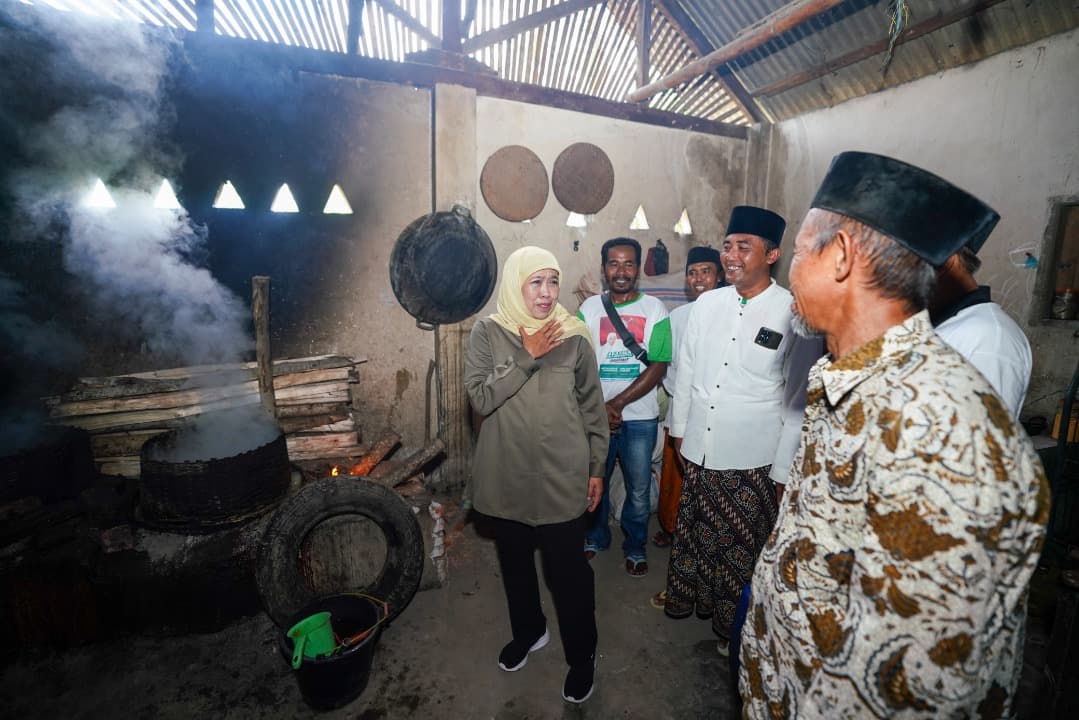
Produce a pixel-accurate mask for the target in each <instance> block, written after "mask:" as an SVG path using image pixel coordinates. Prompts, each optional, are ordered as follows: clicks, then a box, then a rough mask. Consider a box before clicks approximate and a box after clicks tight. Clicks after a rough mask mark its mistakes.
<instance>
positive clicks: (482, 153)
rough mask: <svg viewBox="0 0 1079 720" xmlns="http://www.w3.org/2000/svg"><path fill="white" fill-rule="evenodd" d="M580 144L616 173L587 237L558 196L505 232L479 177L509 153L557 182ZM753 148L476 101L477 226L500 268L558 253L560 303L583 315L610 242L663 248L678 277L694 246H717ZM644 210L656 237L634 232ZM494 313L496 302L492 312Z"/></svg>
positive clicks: (506, 224) (576, 115)
mask: <svg viewBox="0 0 1079 720" xmlns="http://www.w3.org/2000/svg"><path fill="white" fill-rule="evenodd" d="M577 142H587V143H592V144H594V145H597V146H598V147H600V148H601V149H602V150H603V151H604V152H605V153H606V154H607V156H608V157H609V158H610V160H611V164H612V165H613V167H614V194H613V195H612V197H611V200H610V202H609V203H608V204H607V206H606V207H604V208H603V209H602V210H601V211H600V212H598V213H596V214H595V215H594V216H590V217H588V218H587V223H588V226H587V227H586V228H579V229H578V228H571V227H567V226H566V219H567V217H568V216H569V211H568V210H567V209H566V208H564V207H562V205H561V204H560V203H559V202H558V199H557V198H555V196H554V193H553V192H551V193H550V194H549V195H548V198H547V203H546V205H545V206H544V208H543V211H542V212H541V213H540V214H539V215H538V216H537V217H536V218H534V219H533V220H532V221H531V222H530V223H515V222H507V221H505V220H502V219H500V218H499V217H497V216H496V215H495V214H494V213H493V212H491V210H490V208H488V207H487V205H486V203H485V202H484V201H483V197H482V195H481V194H480V193H479V192H478V186H479V173H481V172H482V170H483V165H484V163H485V162H486V161H487V159H488V158H489V157H490V156H491V154H492V153H494V152H495V151H496V150H498V149H499V148H501V147H503V146H505V145H523V146H525V147H527V148H528V149H529V150H531V151H532V152H534V153H535V154H536V155H537V156H538V157H539V158H540V160H542V161H543V165H544V167H545V168H546V170H547V175H548V179H549V178H550V175H551V171H552V169H553V167H554V163H555V160H556V159H557V158H558V155H559V154H560V153H561V152H562V151H563V150H565V149H566V148H567V147H569V146H570V145H572V144H573V143H577ZM746 145H747V143H746V141H745V140H742V139H736V138H728V137H717V136H714V135H706V134H702V133H694V132H687V131H684V130H673V129H669V128H662V127H656V126H652V125H642V124H640V123H632V122H627V121H623V120H614V119H610V118H603V117H597V116H593V115H586V114H583V113H577V112H571V111H567V110H557V109H553V108H545V107H540V106H536V105H527V104H524V103H518V102H512V101H508V100H500V99H495V98H489V97H478V98H477V99H476V154H477V155H476V157H477V160H476V173H477V175H476V185H477V193H476V197H477V200H476V203H477V208H476V218H477V220H478V221H479V223H480V224H481V225H482V226H483V228H484V229H485V230H486V231H487V233H488V234H489V235H490V236H491V240H492V242H493V243H494V246H495V250H496V252H497V253H498V259H499V264H500V265H501V263H502V262H503V261H504V260H505V258H506V256H507V255H509V254H510V253H511V252H513V251H514V250H515V249H517V248H519V247H521V246H523V245H539V246H540V247H544V248H547V249H548V250H550V251H551V252H553V253H554V254H555V256H556V257H557V258H558V261H559V263H560V264H561V265H562V270H563V273H564V274H565V278H564V281H563V294H562V298H561V302H562V303H563V304H564V305H565V306H566V308H567V309H569V310H571V311H576V309H577V301H576V299H575V298H574V297H573V293H572V290H573V288H575V287H576V286H577V283H578V282H579V280H580V279H581V276H582V275H583V274H584V273H585V272H591V273H592V274H593V275H594V276H595V277H596V278H597V279H598V278H599V266H600V255H599V251H600V247H601V246H602V245H603V243H604V241H606V240H608V239H610V238H612V237H617V236H628V237H632V238H635V239H636V240H637V241H638V242H640V243H641V246H642V248H644V249H645V250H647V248H649V247H651V246H653V245H655V242H656V239H657V238H658V239H662V240H663V242H664V244H665V245H666V246H667V248H668V250H669V251H670V268H671V269H672V270H677V269H679V268H682V267H684V265H685V257H686V252H687V251H688V248H689V247H690V246H691V245H697V244H702V243H705V242H710V243H712V244H716V243H717V242H718V241H719V240H720V239H721V235H722V233H723V231H724V230H725V229H726V225H727V216H728V215H729V213H730V209H731V207H733V206H734V205H738V204H739V203H741V202H743V200H744V193H745V178H746ZM638 205H643V206H644V209H645V213H646V215H647V217H648V222H649V225H650V228H651V229H650V230H639V231H638V230H630V229H629V225H630V221H631V220H632V219H633V214H634V212H636V210H637V206H638ZM683 208H686V210H687V211H688V213H689V218H690V222H691V224H692V227H693V234H692V235H691V236H680V235H677V234H675V232H674V229H673V228H674V225H675V223H677V222H678V218H679V216H680V215H681V213H682V209H683ZM575 241H578V247H577V250H576V251H575V250H574V249H573V248H574V242H575ZM493 309H494V299H492V301H491V303H490V304H489V307H488V308H486V309H485V311H484V312H493Z"/></svg>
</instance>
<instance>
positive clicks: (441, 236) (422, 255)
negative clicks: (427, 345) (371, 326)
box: [390, 205, 498, 330]
mask: <svg viewBox="0 0 1079 720" xmlns="http://www.w3.org/2000/svg"><path fill="white" fill-rule="evenodd" d="M497 278H498V259H497V258H496V257H495V248H494V246H493V245H491V238H489V237H487V233H485V232H484V231H483V228H481V227H480V226H479V225H477V224H476V221H475V220H473V219H472V214H471V213H469V212H468V209H467V208H464V207H461V206H460V205H454V206H453V209H452V210H450V211H448V212H435V213H430V214H429V215H424V216H423V217H420V218H417V219H416V220H414V221H413V222H412V223H411V224H410V225H409V226H408V227H407V228H405V230H404V232H402V233H401V236H400V237H398V238H397V244H396V245H394V246H393V255H391V256H390V284H391V285H392V286H393V294H394V295H396V296H397V302H399V303H401V307H403V308H404V309H405V310H406V311H407V312H408V314H409V315H411V316H412V317H414V318H416V325H417V326H419V327H421V328H423V329H424V330H433V329H434V327H435V325H445V324H448V323H455V322H460V321H462V320H464V319H465V318H467V317H468V316H469V315H472V314H474V313H476V312H477V311H478V310H479V309H480V308H482V307H483V306H484V305H486V304H487V301H488V300H489V299H490V298H491V293H492V292H494V289H495V280H496V279H497Z"/></svg>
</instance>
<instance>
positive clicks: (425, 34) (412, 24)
mask: <svg viewBox="0 0 1079 720" xmlns="http://www.w3.org/2000/svg"><path fill="white" fill-rule="evenodd" d="M374 1H375V2H377V3H378V4H379V7H381V8H382V9H383V10H384V11H385V12H386V14H387V15H392V16H393V17H395V18H397V21H398V22H399V23H401V24H402V25H404V26H405V27H406V28H408V29H409V30H411V31H412V32H413V33H415V34H416V35H417V36H419V37H420V38H421V39H423V40H424V42H426V43H427V44H428V45H430V46H431V47H434V48H436V47H438V46H439V45H440V44H441V42H440V41H439V39H438V36H437V35H435V34H434V33H433V32H431V31H430V30H428V29H427V28H426V27H425V26H424V25H423V24H422V23H421V22H420V21H419V20H417V19H416V18H414V17H412V15H411V14H410V13H409V12H408V11H407V10H405V9H404V8H403V7H401V6H400V5H398V4H397V3H395V2H394V1H393V0H374Z"/></svg>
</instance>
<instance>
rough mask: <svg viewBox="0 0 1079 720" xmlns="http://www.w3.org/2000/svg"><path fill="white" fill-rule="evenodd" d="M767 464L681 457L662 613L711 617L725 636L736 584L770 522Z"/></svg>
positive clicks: (744, 577)
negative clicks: (704, 462) (714, 463)
mask: <svg viewBox="0 0 1079 720" xmlns="http://www.w3.org/2000/svg"><path fill="white" fill-rule="evenodd" d="M770 469H771V466H770V465H765V466H764V467H759V468H753V469H751V470H709V469H708V468H703V467H701V466H700V465H697V464H695V463H692V462H687V463H686V475H685V478H684V480H683V485H682V497H681V499H680V500H679V503H678V519H677V520H676V522H675V529H674V542H673V543H672V544H671V559H670V563H669V564H668V566H667V603H666V606H665V611H666V613H667V614H668V615H669V616H671V617H676V618H678V617H688V616H689V615H692V614H693V613H694V611H696V613H697V615H698V616H700V617H702V618H704V617H711V618H712V629H713V630H714V631H715V632H716V634H718V635H719V636H720V637H722V638H729V637H730V632H731V623H732V622H734V611H735V608H736V606H737V604H738V600H739V598H740V597H741V595H742V588H743V587H745V585H746V583H748V582H749V579H750V577H751V575H752V573H753V565H754V563H755V562H756V561H757V555H758V554H759V553H760V549H761V547H762V546H763V545H764V542H765V541H766V540H767V539H768V535H769V534H770V533H771V532H772V526H773V525H774V524H775V519H776V512H777V511H778V508H777V506H776V497H775V486H774V485H773V483H772V481H771V480H770V479H769V478H768V472H769V470H770Z"/></svg>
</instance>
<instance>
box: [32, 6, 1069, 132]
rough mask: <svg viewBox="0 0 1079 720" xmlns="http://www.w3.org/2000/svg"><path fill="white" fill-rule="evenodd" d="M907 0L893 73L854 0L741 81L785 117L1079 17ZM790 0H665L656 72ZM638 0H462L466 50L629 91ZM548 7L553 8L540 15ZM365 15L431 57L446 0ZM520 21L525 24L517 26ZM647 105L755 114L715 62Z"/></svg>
mask: <svg viewBox="0 0 1079 720" xmlns="http://www.w3.org/2000/svg"><path fill="white" fill-rule="evenodd" d="M21 1H22V2H25V3H28V4H37V5H47V6H49V7H53V8H57V9H62V10H75V11H80V12H91V13H94V14H98V15H105V16H108V17H113V18H117V19H129V20H135V21H138V22H145V23H150V24H155V25H167V26H172V27H178V28H183V29H186V30H194V29H195V28H196V26H197V20H196V15H197V13H196V9H195V0H21ZM907 2H908V5H909V7H910V10H911V21H910V25H909V26H908V30H907V34H906V35H905V36H904V39H905V41H904V42H902V44H900V45H898V46H897V47H896V51H895V55H894V57H893V59H892V62H891V64H890V65H889V66H888V68H887V71H886V72H884V71H883V69H882V67H883V63H882V60H883V54H882V52H881V50H882V49H883V47H884V45H883V43H884V42H885V40H886V37H887V32H888V26H889V19H890V18H889V9H888V8H889V3H888V2H887V0H846V2H842V3H840V4H839V5H837V6H836V7H834V8H832V9H831V10H829V11H828V12H826V13H823V14H822V15H820V16H818V17H815V18H813V19H811V20H808V21H806V22H805V23H803V24H801V25H799V26H797V27H795V28H793V29H791V30H790V31H788V32H786V33H784V34H782V35H780V36H779V37H776V38H773V39H772V40H770V41H769V42H767V43H764V44H763V45H761V46H759V47H757V48H755V49H753V50H751V51H750V52H748V53H746V54H745V55H744V56H742V57H740V58H737V59H736V60H734V61H732V62H731V63H730V64H729V68H730V70H731V72H732V74H733V77H734V79H735V81H737V82H736V83H735V87H736V89H737V85H738V84H740V85H741V86H742V87H744V89H745V90H746V91H747V92H748V94H749V95H750V96H752V97H753V99H754V101H755V102H756V104H757V106H758V108H759V109H760V110H762V111H763V112H762V114H763V115H764V116H765V117H766V118H767V119H770V120H776V121H777V120H783V119H786V118H789V117H793V116H796V115H799V114H801V113H805V112H808V111H811V110H817V109H820V108H825V107H830V106H832V105H835V104H836V103H840V102H843V101H844V100H848V99H851V98H854V97H858V96H861V95H865V94H867V93H871V92H876V91H878V90H882V89H884V88H888V87H892V86H894V85H898V84H901V83H904V82H908V81H910V80H915V79H917V78H920V77H923V76H925V75H929V74H932V73H936V72H940V71H941V70H945V69H948V68H952V67H956V66H958V65H962V64H964V63H968V62H973V61H976V60H980V59H982V58H984V57H987V56H989V55H992V54H994V53H998V52H1001V51H1003V50H1007V49H1008V48H1011V47H1015V46H1018V45H1023V44H1026V43H1029V42H1033V41H1035V40H1038V39H1040V38H1042V37H1046V36H1048V35H1052V34H1055V33H1058V32H1063V31H1066V30H1070V29H1072V28H1074V27H1076V26H1079V0H907ZM786 4H788V0H722V1H719V0H654V1H653V2H652V3H651V8H652V10H651V14H650V18H651V19H650V27H651V33H650V55H649V58H650V61H649V62H650V67H649V73H648V76H649V81H650V82H651V81H655V80H658V79H660V78H661V77H663V76H665V75H667V74H669V73H671V72H673V71H675V70H677V69H679V68H681V67H683V66H684V65H687V64H688V63H690V62H692V61H693V60H695V59H696V58H697V57H698V56H699V54H700V53H699V52H698V51H699V50H700V51H703V52H707V51H708V50H711V49H714V48H719V47H722V46H724V45H726V44H727V43H729V42H730V41H732V40H733V39H735V38H736V37H737V36H738V35H739V33H741V32H742V31H744V30H745V29H746V28H748V27H750V26H751V25H753V24H754V23H756V22H757V21H759V20H760V19H762V18H764V17H766V16H767V15H769V14H770V13H772V12H774V11H776V10H778V9H779V8H781V7H783V6H784V5H786ZM639 8H640V4H639V1H638V0H605V1H603V2H601V1H599V0H595V1H592V2H590V1H588V0H475V2H474V3H468V2H464V3H462V13H463V14H464V15H467V16H468V17H466V18H464V21H465V22H466V23H467V25H468V27H466V28H465V29H464V32H463V33H462V34H463V35H464V41H465V50H466V52H467V53H468V54H469V55H470V56H471V57H472V58H474V59H475V60H478V61H479V62H481V63H483V64H485V65H487V66H488V67H490V68H492V69H493V70H494V71H495V72H496V73H497V74H498V75H499V76H500V77H502V78H503V79H506V80H511V81H515V82H521V83H528V84H532V85H540V86H543V87H549V88H555V89H559V90H566V91H570V92H575V93H582V94H586V95H593V96H596V97H600V98H604V99H607V100H614V101H623V100H625V98H626V96H627V95H628V94H629V93H630V92H631V91H632V90H633V89H635V87H636V86H637V47H636V46H637V25H638V22H639V19H640V12H639ZM214 11H215V12H214V31H215V32H217V33H219V34H222V35H229V36H234V37H242V38H251V39H256V40H261V41H263V42H271V43H281V44H288V45H297V46H302V47H308V48H314V49H317V50H324V51H328V52H336V53H343V52H346V51H347V46H348V40H347V34H348V22H349V21H348V15H349V2H348V0H214ZM537 14H541V15H540V17H546V18H551V21H550V22H545V23H542V24H540V23H537V22H535V21H534V20H535V18H536V17H537ZM672 18H673V20H672ZM530 19H531V20H532V21H533V22H531V24H528V23H529V21H530ZM674 20H677V23H676V22H675V21H674ZM362 21H363V22H362V33H361V34H360V36H359V43H358V47H357V52H358V53H359V54H360V55H365V56H368V57H377V58H381V59H385V60H395V61H403V60H408V59H414V58H415V59H422V58H423V56H422V53H424V52H425V51H429V50H432V49H437V48H438V47H439V46H440V45H441V43H442V41H441V34H442V33H441V30H442V28H441V24H442V2H441V0H367V1H366V2H364V3H363V10H362ZM521 23H525V24H527V26H526V27H523V28H521V30H520V31H519V32H510V31H511V30H514V29H515V28H518V27H520V24H521ZM678 23H680V24H678ZM500 30H501V32H499V31H500ZM485 38H486V39H485ZM417 54H419V55H417ZM728 79H729V78H728ZM743 100H745V97H744V96H743ZM746 102H747V103H749V102H750V101H748V100H746ZM648 105H649V106H650V107H652V108H657V109H660V110H666V111H669V112H674V113H680V114H683V115H689V116H693V117H701V118H707V119H709V120H719V121H723V122H728V123H733V124H740V125H744V124H748V123H749V122H750V120H751V118H749V117H747V116H746V115H745V114H744V113H743V112H742V106H741V105H740V104H739V103H738V102H736V101H735V99H733V98H732V95H731V93H730V92H729V91H728V87H727V85H726V84H725V83H724V82H723V81H722V80H721V79H720V78H719V77H718V76H717V74H716V73H714V72H713V73H707V74H705V75H702V76H699V77H697V78H695V79H693V80H691V81H689V82H687V83H685V84H683V85H681V86H680V87H678V88H674V89H671V90H667V91H664V92H662V93H659V94H657V95H655V96H653V97H651V98H650V99H649V100H648Z"/></svg>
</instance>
